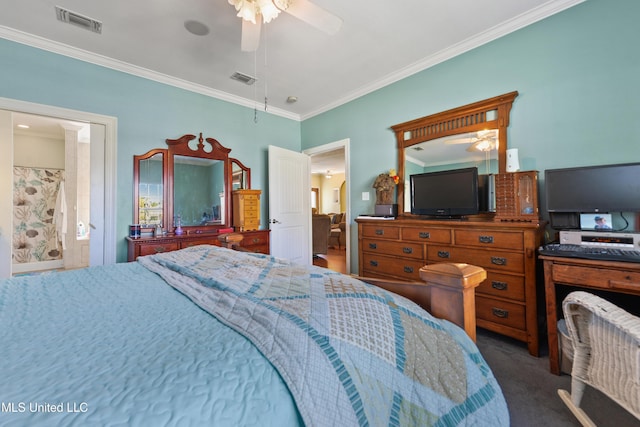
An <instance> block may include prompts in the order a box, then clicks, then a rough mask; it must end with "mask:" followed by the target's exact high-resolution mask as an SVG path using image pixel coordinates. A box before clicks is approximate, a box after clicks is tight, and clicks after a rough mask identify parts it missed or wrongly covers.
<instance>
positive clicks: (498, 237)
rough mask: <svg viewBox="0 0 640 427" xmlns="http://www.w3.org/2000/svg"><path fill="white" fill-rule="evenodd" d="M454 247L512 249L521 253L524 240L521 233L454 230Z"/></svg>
mask: <svg viewBox="0 0 640 427" xmlns="http://www.w3.org/2000/svg"><path fill="white" fill-rule="evenodd" d="M453 234H454V239H455V240H454V242H455V244H456V245H463V246H478V247H483V248H499V249H513V250H516V251H522V246H523V245H524V238H523V236H522V233H518V232H512V231H493V230H454V231H453Z"/></svg>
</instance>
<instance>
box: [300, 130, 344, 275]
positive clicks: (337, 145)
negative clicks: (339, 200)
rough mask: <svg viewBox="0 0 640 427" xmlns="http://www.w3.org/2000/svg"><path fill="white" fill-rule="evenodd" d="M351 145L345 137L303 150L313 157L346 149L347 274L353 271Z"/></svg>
mask: <svg viewBox="0 0 640 427" xmlns="http://www.w3.org/2000/svg"><path fill="white" fill-rule="evenodd" d="M350 145H351V140H350V139H349V138H345V139H342V140H339V141H334V142H330V143H328V144H323V145H318V146H316V147H313V148H309V149H306V150H303V151H302V152H303V153H304V154H307V155H308V156H310V157H313V156H314V155H316V154H321V153H326V152H329V151H335V150H338V149H344V181H345V187H346V188H345V192H346V197H345V199H346V204H347V206H346V209H345V215H346V216H347V218H346V221H345V224H346V228H345V234H346V236H345V237H346V239H345V245H346V263H347V274H349V273H350V272H351V160H350Z"/></svg>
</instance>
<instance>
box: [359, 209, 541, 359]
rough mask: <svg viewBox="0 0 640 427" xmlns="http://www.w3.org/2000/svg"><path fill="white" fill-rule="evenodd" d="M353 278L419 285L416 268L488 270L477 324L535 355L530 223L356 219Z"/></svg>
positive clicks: (534, 242) (536, 231) (537, 237)
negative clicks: (459, 266) (355, 275)
mask: <svg viewBox="0 0 640 427" xmlns="http://www.w3.org/2000/svg"><path fill="white" fill-rule="evenodd" d="M356 222H357V223H358V257H359V258H358V259H359V271H358V274H359V275H361V276H365V277H367V276H368V277H378V278H388V279H401V280H410V281H420V276H419V270H420V267H422V266H424V265H426V264H433V263H439V262H454V263H467V264H472V265H477V266H479V267H482V268H484V269H485V270H486V271H487V279H486V280H485V281H484V282H482V283H481V284H480V286H479V287H478V288H477V289H476V318H477V319H476V321H477V325H478V326H480V327H482V328H485V329H489V330H492V331H494V332H498V333H501V334H504V335H507V336H510V337H512V338H515V339H518V340H520V341H523V342H526V343H527V345H528V349H529V353H531V354H532V355H535V356H537V355H538V354H539V335H538V330H539V328H538V315H539V313H538V305H537V293H538V291H537V285H536V264H537V263H536V249H537V248H538V246H540V244H541V243H542V236H543V229H544V227H543V225H542V224H538V223H530V222H526V223H525V222H497V221H496V222H494V221H490V220H487V221H482V220H478V221H473V220H469V221H439V220H438V221H435V220H419V219H396V220H393V221H388V220H387V221H381V220H374V219H362V220H361V219H358V220H357V221H356Z"/></svg>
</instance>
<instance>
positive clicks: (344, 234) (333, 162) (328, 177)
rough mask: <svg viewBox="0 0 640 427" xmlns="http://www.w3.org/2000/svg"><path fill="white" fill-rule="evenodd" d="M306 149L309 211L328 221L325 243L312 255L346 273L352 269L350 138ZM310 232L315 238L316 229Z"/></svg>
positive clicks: (322, 263) (318, 261) (317, 259)
mask: <svg viewBox="0 0 640 427" xmlns="http://www.w3.org/2000/svg"><path fill="white" fill-rule="evenodd" d="M305 153H306V154H308V155H309V156H310V158H311V170H310V172H311V179H310V182H311V194H310V197H311V206H312V213H314V214H316V215H327V216H329V222H330V230H329V235H328V239H326V249H325V248H324V246H323V247H322V248H318V250H317V252H318V253H317V254H314V255H317V256H314V264H315V265H319V266H321V267H326V268H329V269H331V270H335V271H339V272H341V273H347V274H348V273H349V272H350V270H351V268H350V259H351V257H350V250H349V248H350V241H351V239H350V224H349V222H350V217H351V212H350V207H349V161H348V157H349V140H342V141H337V142H334V143H330V144H325V145H322V146H319V147H314V148H313V149H310V150H306V151H305ZM312 222H313V221H312ZM312 228H313V225H312ZM324 234H325V232H324V231H322V236H321V238H322V240H323V241H324V237H326V236H324ZM312 235H314V237H313V238H314V239H315V238H317V237H316V236H315V235H317V232H316V233H314V231H313V230H312ZM322 245H324V242H323V243H322ZM314 247H317V245H314Z"/></svg>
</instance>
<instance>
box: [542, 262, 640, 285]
mask: <svg viewBox="0 0 640 427" xmlns="http://www.w3.org/2000/svg"><path fill="white" fill-rule="evenodd" d="M551 277H552V278H553V281H554V282H560V283H566V284H569V285H571V284H574V285H580V286H591V287H595V288H599V289H612V290H614V289H615V290H621V291H623V290H625V289H626V290H630V289H631V290H640V273H638V272H633V271H624V270H614V269H610V268H609V269H600V268H597V267H585V266H574V265H564V264H553V265H552V273H551Z"/></svg>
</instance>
